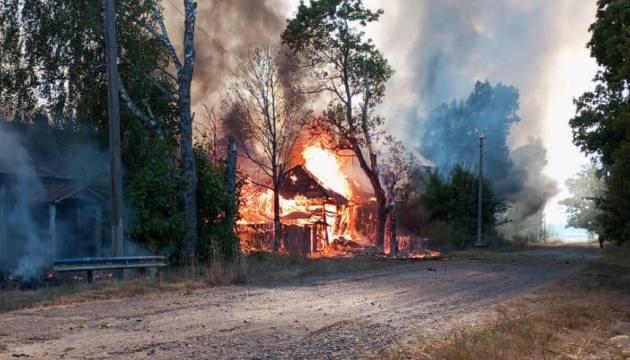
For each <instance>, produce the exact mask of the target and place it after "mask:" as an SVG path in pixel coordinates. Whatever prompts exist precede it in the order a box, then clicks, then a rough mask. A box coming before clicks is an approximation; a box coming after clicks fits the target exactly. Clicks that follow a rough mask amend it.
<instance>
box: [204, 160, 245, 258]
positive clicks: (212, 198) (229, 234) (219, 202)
mask: <svg viewBox="0 0 630 360" xmlns="http://www.w3.org/2000/svg"><path fill="white" fill-rule="evenodd" d="M195 157H196V160H197V171H198V172H197V174H198V181H199V183H198V184H199V185H198V187H197V204H198V207H197V217H198V219H199V226H198V236H199V244H198V253H199V260H201V261H206V262H207V261H214V260H228V261H229V260H233V259H234V258H236V257H237V256H238V254H239V239H238V237H237V236H236V234H235V232H234V228H233V222H232V221H230V220H229V219H228V218H227V212H228V207H229V200H230V199H229V196H228V192H227V185H226V172H225V166H223V165H221V166H216V167H215V166H213V165H212V164H211V163H210V161H209V160H208V156H207V155H206V153H205V152H204V151H203V150H202V149H200V148H197V149H195Z"/></svg>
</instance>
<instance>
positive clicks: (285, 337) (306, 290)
mask: <svg viewBox="0 0 630 360" xmlns="http://www.w3.org/2000/svg"><path fill="white" fill-rule="evenodd" d="M599 251H600V250H599V249H596V248H593V247H578V248H564V247H553V248H539V249H535V250H529V251H527V252H521V253H510V254H502V255H501V256H496V257H495V256H490V255H487V256H486V255H479V256H462V257H453V258H446V259H444V260H441V261H415V262H396V263H395V264H393V265H392V266H388V267H383V268H378V269H375V270H362V271H355V272H348V273H338V274H333V275H329V276H326V277H316V276H311V277H307V278H304V279H301V280H296V281H292V282H289V283H287V284H284V285H279V284H275V285H265V286H262V285H241V286H227V287H213V288H201V289H195V290H186V291H184V290H182V291H170V292H152V293H149V294H146V295H141V296H134V297H126V298H113V299H108V300H97V301H88V302H83V303H78V304H67V305H57V306H45V307H37V308H30V309H23V310H17V311H12V312H6V313H2V314H0V358H11V357H30V358H36V359H40V358H41V359H50V358H65V359H178V358H209V359H216V358H233V359H242V358H245V359H263V358H270V359H278V358H311V359H312V358H357V357H358V358H370V357H382V356H392V355H391V354H390V353H388V352H389V351H390V350H391V349H398V350H400V349H406V347H408V346H412V344H414V343H416V342H417V341H418V339H419V338H427V339H430V338H433V337H439V336H443V335H444V334H448V332H449V331H451V330H455V329H459V328H461V327H462V326H469V325H478V326H482V324H484V322H485V321H486V320H487V319H488V318H489V316H490V314H491V312H494V311H496V306H497V304H506V303H510V302H514V301H517V300H519V299H520V300H522V299H527V297H528V296H530V297H531V296H535V294H537V293H540V292H541V291H544V289H546V288H547V287H549V286H551V285H552V284H554V283H557V282H558V281H560V280H562V279H566V278H568V277H570V276H571V275H572V274H575V273H576V272H578V271H582V270H583V268H584V266H585V264H586V263H587V262H588V261H590V260H592V259H595V258H597V257H598V256H599ZM629 314H630V313H629ZM394 357H396V356H394Z"/></svg>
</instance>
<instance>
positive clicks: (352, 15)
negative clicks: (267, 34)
mask: <svg viewBox="0 0 630 360" xmlns="http://www.w3.org/2000/svg"><path fill="white" fill-rule="evenodd" d="M382 13H383V11H382V10H377V11H372V10H370V9H368V8H366V7H365V6H364V5H363V2H362V1H361V0H313V1H311V2H310V3H309V5H305V4H304V2H301V3H300V6H299V7H298V12H297V14H296V15H295V17H294V18H292V19H290V20H289V22H288V24H287V27H286V29H285V31H284V32H283V34H282V41H283V43H284V44H286V45H288V46H289V48H291V49H292V50H294V51H295V52H296V53H297V54H299V55H300V56H301V58H302V61H303V63H304V64H303V65H304V66H305V67H306V68H308V69H311V70H312V71H311V76H312V82H313V84H315V85H314V87H313V88H312V89H306V90H305V91H308V92H313V93H316V92H326V93H327V94H328V95H329V96H330V101H329V103H328V108H327V111H326V112H325V116H324V119H325V121H326V122H327V125H328V126H329V127H330V129H331V130H333V131H334V132H336V134H337V136H338V139H339V141H340V145H341V146H342V147H344V148H349V149H351V150H352V151H353V152H354V155H355V156H356V158H357V160H358V162H359V165H360V166H361V169H362V170H363V172H364V173H365V175H366V176H367V178H368V179H369V181H370V183H371V185H372V190H373V192H374V196H375V198H376V203H377V214H376V239H375V240H376V241H375V243H376V245H377V246H381V247H382V246H384V241H385V240H384V239H385V237H384V233H385V221H386V218H387V216H388V215H389V213H390V212H391V209H392V208H391V207H390V206H387V204H386V202H387V198H386V194H385V192H384V190H383V187H382V184H381V180H380V176H379V171H380V169H379V164H378V156H377V152H376V149H375V146H376V145H375V144H376V142H377V141H378V138H379V136H380V135H381V132H382V125H383V118H382V117H380V116H377V115H376V114H375V107H376V106H377V105H378V104H379V103H381V101H382V99H383V97H384V96H385V84H386V82H387V80H388V79H389V78H390V77H391V76H392V74H393V70H392V68H391V66H390V65H389V62H388V61H387V59H386V58H385V57H384V55H383V53H382V52H381V51H380V50H378V49H377V48H376V46H375V45H374V43H373V42H372V39H369V38H368V39H366V38H365V31H364V29H365V27H366V26H367V25H368V24H369V23H372V22H375V21H378V19H379V17H380V15H381V14H382ZM366 154H367V156H366Z"/></svg>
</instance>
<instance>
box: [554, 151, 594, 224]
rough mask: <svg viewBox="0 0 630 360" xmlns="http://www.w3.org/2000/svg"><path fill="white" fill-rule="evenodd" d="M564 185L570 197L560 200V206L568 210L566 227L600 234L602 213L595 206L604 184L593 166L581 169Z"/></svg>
mask: <svg viewBox="0 0 630 360" xmlns="http://www.w3.org/2000/svg"><path fill="white" fill-rule="evenodd" d="M566 185H567V188H568V189H569V192H570V193H571V196H570V197H568V198H566V199H564V200H562V201H561V202H560V204H561V205H564V206H566V207H567V208H568V213H569V219H568V222H567V226H571V227H575V228H582V229H586V230H588V231H589V232H593V233H596V234H601V233H602V228H601V224H600V217H601V215H602V212H601V210H600V209H599V208H598V206H597V205H598V202H601V197H602V196H603V194H604V182H603V181H602V179H601V178H600V177H599V176H598V171H597V168H596V167H595V165H594V164H592V163H591V164H590V165H588V166H584V167H582V169H581V170H580V171H579V172H578V173H577V175H576V176H575V177H573V178H570V179H568V180H567V181H566Z"/></svg>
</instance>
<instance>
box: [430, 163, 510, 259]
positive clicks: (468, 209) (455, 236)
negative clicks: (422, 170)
mask: <svg viewBox="0 0 630 360" xmlns="http://www.w3.org/2000/svg"><path fill="white" fill-rule="evenodd" d="M478 183H479V178H478V177H477V176H476V175H475V174H473V173H472V172H470V171H468V170H466V169H464V168H463V167H462V166H460V165H456V166H455V167H454V168H453V169H452V170H451V172H450V174H449V176H448V177H447V178H444V177H443V176H442V175H441V174H440V173H439V172H438V171H437V170H431V171H428V172H427V174H426V175H425V177H424V187H425V191H424V194H423V195H422V203H423V205H424V207H425V208H426V209H427V210H428V212H429V214H430V220H431V221H443V222H446V223H447V224H448V226H449V230H450V234H449V240H450V241H451V243H452V244H453V245H455V246H457V247H460V248H463V247H466V246H467V245H470V244H472V243H473V242H474V240H475V234H476V228H477V197H478V196H477V194H478V193H477V186H478ZM483 204H484V206H483V212H482V226H483V229H484V234H486V236H487V235H490V234H492V233H493V232H494V227H495V222H496V217H495V215H496V213H497V212H498V211H499V210H500V203H499V202H498V201H497V200H496V199H495V197H494V193H493V191H492V186H491V185H490V182H489V181H488V180H486V179H484V182H483Z"/></svg>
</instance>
